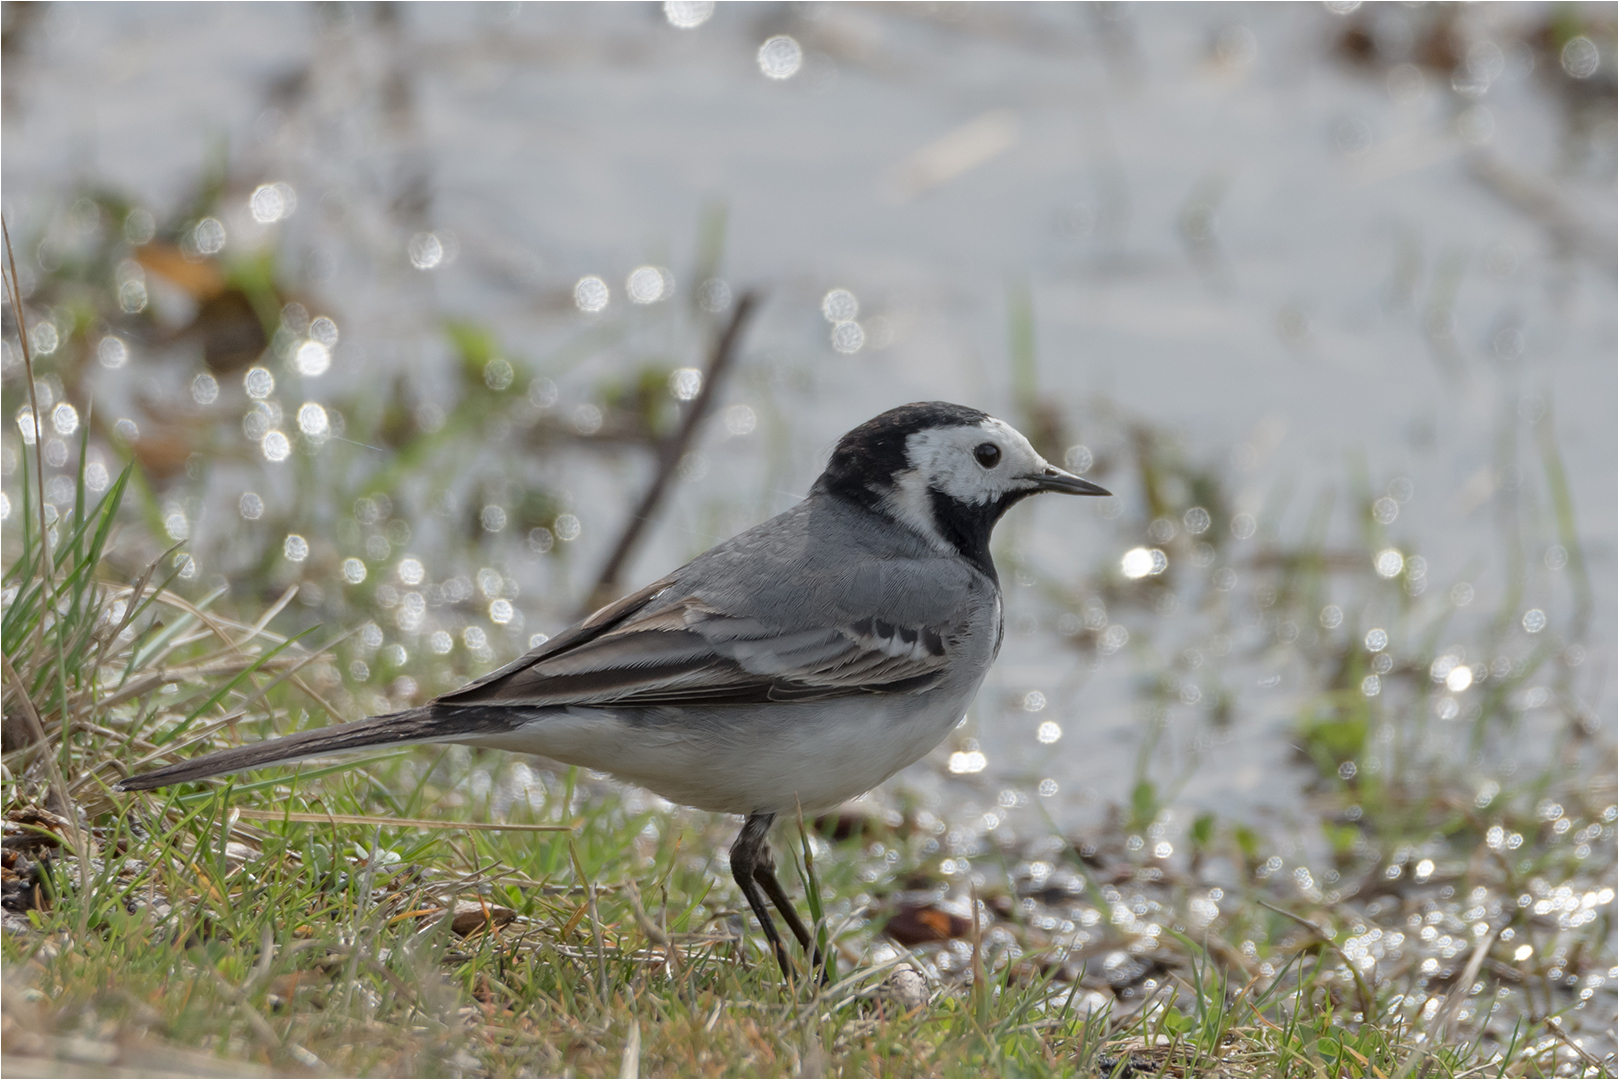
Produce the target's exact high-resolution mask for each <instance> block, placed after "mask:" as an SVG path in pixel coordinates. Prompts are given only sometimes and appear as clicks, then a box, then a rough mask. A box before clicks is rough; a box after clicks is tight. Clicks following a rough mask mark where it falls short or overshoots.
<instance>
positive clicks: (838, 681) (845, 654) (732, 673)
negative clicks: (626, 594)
mask: <svg viewBox="0 0 1619 1080" xmlns="http://www.w3.org/2000/svg"><path fill="white" fill-rule="evenodd" d="M660 584H661V583H660ZM640 596H641V597H644V599H642V600H641V604H640V607H639V610H637V611H635V612H634V613H633V614H630V615H629V616H628V617H626V618H624V619H622V621H619V622H618V623H616V624H615V625H612V626H610V627H606V628H603V629H602V630H601V631H600V632H599V633H596V634H594V635H592V636H590V637H588V638H585V639H583V640H578V639H576V640H575V641H574V642H573V643H571V644H569V645H567V646H565V647H562V648H558V649H556V650H550V649H549V648H547V649H542V650H540V651H539V652H537V653H535V654H531V655H530V656H528V657H524V658H523V659H522V660H519V661H518V662H517V663H515V664H513V665H511V666H510V667H508V668H506V669H505V670H504V671H502V672H497V673H496V674H495V676H494V677H492V678H489V679H485V680H483V681H482V682H480V683H477V684H474V685H473V686H471V687H468V688H467V689H465V690H460V691H457V692H455V693H453V694H449V695H446V696H445V697H443V698H440V699H439V700H440V701H441V702H442V703H444V704H446V705H506V706H512V705H519V706H520V705H530V706H536V707H559V706H566V705H634V706H656V705H665V706H677V707H678V706H698V705H721V704H738V705H740V704H748V703H758V702H767V701H804V700H817V699H825V698H834V697H845V696H850V695H855V694H867V693H909V692H915V691H919V690H924V689H927V688H928V687H930V686H932V685H933V684H934V683H935V682H937V681H938V680H939V678H940V677H941V676H942V675H943V673H944V670H945V667H946V664H947V662H948V659H949V656H948V653H949V642H950V639H951V637H952V630H951V628H950V627H948V626H904V625H898V624H895V623H890V622H887V621H885V620H883V619H881V618H878V617H876V616H868V617H865V618H862V619H858V620H853V621H849V622H847V623H844V624H841V625H831V626H811V627H798V628H792V629H786V628H782V627H780V626H775V625H771V624H770V623H767V622H764V621H762V620H760V619H756V618H751V617H746V616H739V615H733V614H728V613H726V612H725V611H722V610H720V609H719V608H717V607H716V606H714V605H713V604H711V603H709V602H707V601H705V600H703V599H701V598H700V597H697V596H693V595H686V596H681V597H679V598H678V599H672V600H666V599H665V598H664V597H663V595H661V593H659V592H653V591H651V590H648V591H647V592H646V593H644V594H640ZM550 644H551V643H549V642H548V643H547V646H549V645H550Z"/></svg>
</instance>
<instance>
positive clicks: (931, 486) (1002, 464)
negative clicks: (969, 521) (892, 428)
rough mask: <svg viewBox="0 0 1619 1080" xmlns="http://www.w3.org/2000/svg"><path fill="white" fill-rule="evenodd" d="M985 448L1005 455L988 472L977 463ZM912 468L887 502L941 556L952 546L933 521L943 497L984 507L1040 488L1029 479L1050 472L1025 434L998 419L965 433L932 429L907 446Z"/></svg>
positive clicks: (897, 481)
mask: <svg viewBox="0 0 1619 1080" xmlns="http://www.w3.org/2000/svg"><path fill="white" fill-rule="evenodd" d="M985 443H990V444H993V445H994V446H995V447H996V448H997V449H998V450H999V451H1000V459H999V460H998V461H997V462H996V463H995V464H994V465H992V466H989V467H986V466H985V465H983V464H982V463H981V462H980V461H979V460H978V456H977V453H978V449H979V447H981V446H983V445H984V444H985ZM905 458H906V460H907V461H908V462H909V463H910V466H911V467H910V468H909V469H907V470H905V471H904V472H901V473H896V474H895V476H894V487H893V490H892V491H890V492H889V494H888V496H887V498H886V499H885V500H884V501H885V502H886V504H887V507H888V511H889V512H890V513H891V514H893V515H894V517H895V518H897V519H899V520H901V521H903V522H905V523H906V524H907V525H910V526H911V527H912V528H914V529H916V530H917V531H918V532H920V533H921V534H922V535H923V536H926V537H927V538H928V539H929V540H931V541H933V542H934V544H935V545H936V546H937V547H939V548H941V549H942V550H949V549H950V545H949V543H948V542H947V541H946V540H945V539H944V538H943V537H942V536H940V535H939V531H938V528H937V527H936V525H935V522H934V520H933V497H932V495H931V494H930V491H939V492H943V493H944V494H946V495H948V496H950V497H951V498H952V499H955V500H956V501H957V502H961V503H965V504H967V505H970V506H982V505H984V504H985V503H988V502H994V501H997V500H999V499H1001V498H1002V497H1003V496H1005V495H1008V494H1011V493H1012V492H1016V491H1029V490H1032V489H1033V488H1035V487H1036V486H1037V483H1036V481H1034V480H1033V479H1030V477H1035V476H1039V475H1040V474H1041V473H1042V472H1044V471H1045V469H1046V467H1047V466H1046V459H1045V458H1043V457H1041V456H1040V455H1039V454H1038V453H1037V452H1036V451H1035V449H1034V447H1033V446H1031V445H1030V444H1029V440H1028V439H1025V438H1024V437H1023V435H1022V433H1021V432H1019V431H1018V430H1017V429H1016V428H1014V427H1012V426H1011V425H1010V424H1008V423H1006V422H1005V421H1002V420H997V419H995V418H994V417H993V416H991V417H987V418H985V419H984V420H983V421H982V422H981V423H977V424H971V425H966V426H963V427H950V428H929V429H928V430H926V431H918V432H916V433H915V434H913V435H911V436H910V437H909V438H908V439H906V440H905Z"/></svg>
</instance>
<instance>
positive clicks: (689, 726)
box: [117, 401, 1111, 979]
mask: <svg viewBox="0 0 1619 1080" xmlns="http://www.w3.org/2000/svg"><path fill="white" fill-rule="evenodd" d="M1043 492H1056V493H1062V494H1069V495H1097V496H1103V495H1108V494H1111V493H1110V492H1109V491H1107V490H1106V489H1105V488H1102V487H1100V486H1098V485H1096V484H1094V483H1091V482H1090V481H1088V480H1085V479H1083V478H1082V477H1079V476H1076V475H1074V474H1073V473H1070V472H1067V471H1065V470H1063V469H1060V468H1058V467H1057V466H1055V465H1052V464H1051V463H1049V462H1048V461H1046V459H1045V458H1043V457H1041V455H1040V454H1039V453H1038V452H1037V451H1036V450H1035V448H1034V446H1033V445H1031V444H1030V442H1029V440H1028V439H1027V438H1025V437H1024V436H1023V435H1022V434H1021V433H1019V432H1018V431H1017V430H1016V429H1015V428H1013V427H1012V426H1011V425H1009V424H1007V423H1006V422H1004V421H1002V420H998V419H996V418H994V417H992V416H990V415H989V414H987V413H984V412H982V411H980V410H978V409H975V408H971V407H968V406H964V405H955V404H951V403H949V402H942V401H931V402H915V403H912V404H909V405H902V406H899V407H897V408H893V409H889V410H888V411H886V412H884V413H882V414H881V415H879V416H877V417H875V418H873V419H871V420H868V421H867V422H865V423H863V424H861V425H859V426H858V427H856V428H854V429H853V430H851V431H849V432H848V433H847V434H845V435H844V436H843V437H842V438H841V439H839V440H838V442H837V444H836V445H835V446H834V448H833V450H832V452H831V455H830V457H829V460H828V462H827V466H826V469H825V471H824V472H822V473H821V475H820V477H819V478H818V479H817V480H816V481H815V483H814V484H813V485H812V487H811V488H810V491H809V494H808V495H807V496H806V497H805V498H804V499H803V500H801V501H800V502H799V503H798V504H797V505H795V506H793V507H792V508H791V509H789V510H787V511H786V512H784V513H782V514H779V515H777V516H776V517H773V518H771V519H769V520H768V521H765V522H763V523H761V524H759V525H756V526H754V527H753V528H751V529H748V530H746V531H744V532H742V533H739V534H738V535H736V536H734V537H732V538H731V539H729V540H726V541H723V542H722V543H720V544H718V545H716V546H715V547H713V548H711V549H709V550H708V551H706V552H704V553H703V554H701V555H699V556H697V557H696V558H695V559H693V560H692V561H691V562H689V563H687V564H686V565H685V566H682V567H681V568H680V569H678V570H676V571H674V572H673V573H671V574H669V575H667V576H665V577H662V578H659V579H658V580H657V581H654V582H652V583H651V584H650V585H647V586H646V587H645V588H643V589H641V590H639V591H637V592H635V593H632V594H630V595H628V596H625V597H623V598H622V599H619V600H616V601H614V602H612V603H610V604H607V605H606V606H605V607H602V608H600V609H599V610H597V611H596V612H594V613H593V614H591V615H589V616H588V617H586V618H584V619H583V620H581V621H580V622H578V623H576V624H575V625H573V626H570V627H569V628H567V629H566V630H563V631H561V632H560V633H558V634H557V635H556V636H555V637H552V638H550V639H549V640H547V641H545V642H544V643H543V644H541V645H539V646H538V647H537V648H535V649H533V650H531V651H530V652H528V653H527V654H526V655H524V656H522V657H520V658H519V659H517V660H516V661H514V662H512V663H510V664H507V665H506V666H504V667H502V668H500V669H498V670H496V671H494V672H492V673H490V674H488V675H486V676H484V677H483V678H480V679H478V680H476V681H474V682H471V683H469V684H467V685H466V686H464V687H462V688H461V689H459V690H456V691H454V692H452V693H449V694H445V695H443V696H442V697H439V698H437V699H435V700H433V701H431V702H429V703H427V704H425V705H422V706H418V707H416V708H410V709H406V710H404V711H402V712H396V713H390V714H387V715H384V716H376V717H371V718H369V719H364V720H358V721H355V722H352V723H344V724H336V725H332V726H329V727H324V728H318V729H313V730H308V731H303V732H299V733H297V734H293V735H287V736H283V737H281V738H275V739H268V740H265V741H263V742H259V743H253V744H249V745H246V746H240V747H236V748H232V749H227V750H221V751H217V752H215V753H210V754H205V755H202V756H200V757H196V758H193V759H190V760H187V761H182V762H179V763H176V764H171V765H167V766H164V767H161V768H158V769H154V770H151V771H149V772H145V773H140V774H138V775H133V776H129V777H126V778H125V779H123V780H122V781H120V782H119V783H118V785H117V786H118V788H119V789H120V790H122V791H145V790H151V789H155V788H159V787H165V786H168V785H171V784H178V783H183V782H189V781H195V780H201V779H205V778H208V777H214V776H220V775H223V774H227V773H235V772H241V771H244V770H249V769H258V768H262V767H265V766H270V765H282V764H287V763H290V762H295V761H300V760H303V759H306V758H310V757H316V756H322V757H325V756H329V755H334V754H341V753H349V752H355V751H366V750H375V749H377V748H379V747H384V746H394V745H399V744H407V743H460V744H463V745H468V746H474V747H486V748H494V749H498V750H507V751H516V752H520V753H526V754H535V755H539V756H541V757H545V758H549V759H551V760H554V761H558V762H563V763H566V764H569V765H578V766H583V767H585V768H589V769H595V770H598V771H601V772H605V773H610V774H612V775H613V776H615V777H617V778H618V779H620V780H624V781H627V782H629V783H632V784H638V785H640V786H641V787H644V788H648V789H650V790H651V791H653V792H656V793H657V794H659V795H661V796H663V797H664V798H666V799H669V800H670V801H672V802H676V803H682V804H685V805H687V806H692V807H695V808H697V809H701V810H708V811H714V812H718V813H727V814H737V815H742V816H743V817H744V821H743V824H742V827H741V830H740V831H739V833H738V834H737V837H736V840H735V841H734V842H733V844H732V846H731V849H730V868H731V875H732V877H733V878H734V879H735V881H736V884H737V887H738V888H739V889H740V890H741V892H742V895H743V897H744V898H745V899H746V900H747V902H748V906H749V908H751V909H752V911H753V913H754V915H755V916H756V917H757V919H758V921H759V924H760V927H761V929H762V931H763V933H764V935H765V938H766V939H767V942H768V944H769V946H770V949H771V951H772V952H773V953H774V955H775V957H776V961H777V963H778V964H779V965H780V967H781V970H782V972H783V974H784V976H786V977H788V978H789V979H790V978H792V977H794V976H793V969H792V967H791V961H790V959H789V956H788V952H787V948H786V946H785V944H784V943H783V941H782V938H781V935H780V933H779V932H778V930H777V928H776V925H775V922H774V920H773V919H772V917H771V913H770V907H769V905H770V904H774V906H775V908H776V910H777V911H778V912H779V913H780V914H781V917H782V919H783V920H784V921H785V922H786V924H787V927H788V929H789V930H790V931H791V932H792V934H793V936H794V937H795V938H796V939H797V940H798V943H799V945H800V946H801V947H802V948H803V949H804V951H805V953H806V954H810V955H811V957H812V963H811V967H812V969H814V968H820V969H821V971H822V972H823V977H824V971H825V968H824V966H823V965H821V963H820V954H819V951H818V950H817V949H816V948H815V946H814V944H813V942H812V939H811V935H810V933H809V931H808V929H807V928H806V927H805V926H804V923H803V921H802V920H801V919H800V918H799V916H798V913H797V911H796V909H795V908H794V906H793V903H792V901H791V900H790V899H789V898H788V896H787V893H786V891H785V890H784V889H783V888H782V887H781V883H780V882H779V881H778V880H777V878H776V873H775V862H774V859H773V857H772V855H771V852H770V846H769V843H768V834H769V831H770V828H771V825H772V823H773V822H774V821H775V819H776V817H777V816H778V815H783V814H793V813H804V812H815V811H820V810H826V809H830V808H832V807H835V806H837V805H839V804H841V803H843V802H845V801H847V800H849V799H851V798H854V797H856V796H858V795H861V794H863V793H865V792H866V791H869V790H870V789H872V788H874V787H876V786H877V785H878V784H880V783H882V782H883V781H884V780H886V779H888V778H889V777H890V776H892V775H894V774H895V773H896V772H898V771H899V770H901V769H903V768H904V767H906V766H907V765H910V764H911V763H912V762H914V761H917V760H918V759H920V758H921V757H922V756H923V755H925V754H927V753H928V752H929V751H930V750H932V749H933V748H934V747H936V746H938V745H939V743H941V742H943V741H944V739H945V737H946V736H947V735H948V734H949V733H950V731H951V730H952V729H954V728H955V727H956V726H957V724H958V723H959V722H960V720H961V719H962V717H963V716H964V715H965V714H966V710H967V706H968V705H969V704H970V703H971V701H972V699H973V697H974V696H975V695H976V694H977V692H978V688H979V686H980V684H981V683H982V682H983V680H984V676H985V674H986V673H987V672H988V671H989V668H990V665H991V664H992V663H993V662H994V660H995V657H996V655H997V654H998V653H999V651H1000V647H1001V640H1002V637H1003V631H1004V627H1003V622H1002V603H1001V589H1000V581H999V578H998V576H997V575H996V572H995V563H994V561H993V560H992V559H991V558H990V551H989V540H990V534H991V531H992V530H993V529H994V527H995V524H996V522H997V521H999V520H1000V518H1001V516H1002V515H1003V514H1005V513H1006V511H1007V510H1008V509H1009V508H1011V507H1012V506H1013V505H1015V504H1017V503H1019V502H1021V501H1022V500H1023V499H1025V498H1028V497H1029V496H1032V495H1036V494H1039V493H1043ZM767 900H768V901H769V903H768V904H767Z"/></svg>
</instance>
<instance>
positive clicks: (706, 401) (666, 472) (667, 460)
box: [587, 292, 759, 611]
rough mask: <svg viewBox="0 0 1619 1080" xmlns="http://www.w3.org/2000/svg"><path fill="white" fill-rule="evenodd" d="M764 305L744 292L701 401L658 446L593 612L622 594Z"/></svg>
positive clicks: (593, 599)
mask: <svg viewBox="0 0 1619 1080" xmlns="http://www.w3.org/2000/svg"><path fill="white" fill-rule="evenodd" d="M758 302H759V294H758V293H756V292H746V293H743V294H742V295H741V297H739V298H738V299H737V302H736V308H735V310H734V311H732V313H731V321H730V322H729V323H728V324H727V325H726V327H725V329H724V330H723V331H722V332H721V333H720V336H719V337H718V338H716V339H715V341H714V348H713V351H712V352H711V353H710V354H709V360H708V369H707V370H706V371H704V372H703V386H702V389H701V390H699V391H698V392H697V400H695V401H693V402H692V403H691V405H690V407H688V408H687V409H686V415H685V416H684V417H682V418H681V422H680V429H679V430H678V431H676V432H675V433H674V434H673V435H672V436H670V437H669V438H667V439H665V440H664V441H663V444H662V445H661V446H659V447H658V471H657V474H656V475H655V476H654V477H653V478H652V483H651V485H650V486H648V487H647V490H646V494H645V495H643V496H642V497H641V502H640V505H638V506H637V507H636V508H635V512H634V513H632V514H631V515H630V519H629V521H627V522H626V523H625V525H624V533H623V535H622V536H620V537H619V538H618V543H617V544H616V545H615V546H614V547H613V554H612V555H611V556H610V557H609V558H608V560H607V563H606V565H605V566H603V567H602V572H601V575H600V576H599V577H597V579H596V585H595V587H594V588H592V589H591V590H590V597H589V600H588V602H587V611H589V610H594V609H595V608H597V607H599V606H600V605H602V604H605V603H607V602H609V601H611V600H613V599H615V598H616V597H617V596H618V594H619V592H620V589H619V584H618V579H619V576H620V575H621V574H623V572H624V567H625V566H626V565H627V564H628V563H629V561H630V557H631V556H632V555H634V554H635V548H636V545H638V544H639V543H640V542H641V538H642V536H643V535H645V533H646V530H647V526H648V525H650V524H651V523H652V520H653V518H655V517H656V516H657V513H658V507H659V506H660V505H661V504H662V503H663V499H664V496H665V495H666V494H667V493H668V491H669V483H670V481H671V480H673V479H674V475H675V470H676V469H678V468H679V467H680V460H681V458H683V457H685V456H686V451H687V450H688V449H689V448H690V447H691V444H692V442H693V441H694V440H695V439H696V437H697V430H698V428H700V427H701V426H702V423H703V420H704V419H705V418H706V417H707V416H708V413H709V410H710V408H711V407H712V406H713V403H714V400H715V399H716V398H717V397H718V396H719V391H720V385H721V384H722V383H724V382H725V379H726V377H727V376H728V375H729V374H730V371H731V368H732V367H734V366H735V363H736V352H737V343H738V342H739V341H741V339H742V328H743V327H744V326H745V325H746V324H747V321H748V318H749V316H751V315H752V314H753V309H754V308H755V307H756V306H757V305H758Z"/></svg>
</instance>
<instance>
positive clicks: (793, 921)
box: [753, 845, 826, 982]
mask: <svg viewBox="0 0 1619 1080" xmlns="http://www.w3.org/2000/svg"><path fill="white" fill-rule="evenodd" d="M762 854H763V855H764V858H763V859H762V860H761V861H760V862H759V863H758V864H757V865H756V866H755V867H754V868H753V877H754V880H755V881H757V882H758V883H759V884H760V886H762V887H763V888H764V891H765V895H767V896H769V897H770V900H771V902H772V903H773V904H775V905H776V910H778V911H780V912H781V917H782V918H783V919H785V920H787V926H788V928H789V929H791V930H792V932H793V936H794V937H796V938H797V939H798V943H799V944H800V945H802V946H803V947H804V951H805V952H806V953H808V954H809V957H810V970H811V971H818V972H820V973H821V981H822V982H825V981H826V963H825V961H824V960H823V959H822V958H821V947H820V946H819V945H817V944H816V943H815V939H814V938H813V937H811V936H810V932H809V930H808V929H806V928H805V926H804V922H803V920H802V919H800V918H799V917H798V911H797V909H796V908H794V907H793V902H792V900H790V899H788V897H787V891H786V890H785V889H783V888H782V887H781V882H779V881H777V880H776V862H775V860H774V859H772V858H771V857H770V847H769V845H763V852H762Z"/></svg>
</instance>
